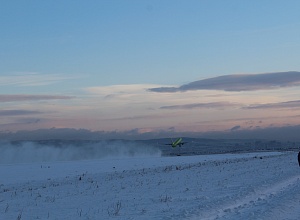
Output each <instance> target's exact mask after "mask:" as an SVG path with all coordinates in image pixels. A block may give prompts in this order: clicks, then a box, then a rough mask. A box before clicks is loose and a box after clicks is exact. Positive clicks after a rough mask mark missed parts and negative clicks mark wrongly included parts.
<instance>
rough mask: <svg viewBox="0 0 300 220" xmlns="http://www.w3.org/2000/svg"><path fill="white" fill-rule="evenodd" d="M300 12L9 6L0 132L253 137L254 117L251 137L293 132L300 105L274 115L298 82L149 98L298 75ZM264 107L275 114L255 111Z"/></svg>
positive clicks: (102, 4) (1, 15)
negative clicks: (234, 133)
mask: <svg viewBox="0 0 300 220" xmlns="http://www.w3.org/2000/svg"><path fill="white" fill-rule="evenodd" d="M299 8H300V2H299V1H296V0H294V1H293V0H288V1H276V0H264V1H233V0H230V1H206V0H203V1H191V0H189V1H174V0H172V1H171V0H166V1H141V0H139V1H88V2H87V1H74V0H72V1H67V0H66V1H37V0H36V1H30V0H29V1H14V0H12V1H4V2H2V3H1V8H0V28H1V30H2V31H1V34H0V102H1V107H0V117H2V118H4V117H5V118H4V119H3V120H2V122H1V123H2V124H0V130H2V131H17V130H19V129H21V130H24V129H25V130H32V129H40V128H51V127H58V128H59V127H64V128H86V129H90V130H108V131H114V130H131V129H139V130H140V131H141V132H146V131H153V130H166V129H167V130H168V129H169V130H170V129H171V130H175V131H177V130H178V131H205V130H228V129H230V128H232V127H236V126H240V128H244V129H249V128H250V126H246V123H249V122H247V120H246V119H249V118H250V119H251V120H252V121H255V122H252V123H253V125H252V127H251V129H253V127H262V126H263V127H268V126H286V125H290V124H293V125H294V124H297V123H298V119H299V118H298V116H297V115H300V112H299V110H298V107H297V106H296V107H295V106H293V110H292V111H289V112H288V111H287V107H285V108H284V110H282V109H281V108H279V107H278V106H282V105H283V104H282V103H285V104H287V103H288V104H289V106H290V104H291V102H292V103H294V104H295V103H298V102H297V101H298V92H299V90H298V81H297V80H298V79H296V78H297V77H296V78H295V80H296V81H295V83H294V84H292V83H291V82H288V83H287V84H284V85H281V83H280V82H279V83H278V81H276V82H274V86H270V87H268V88H267V89H264V88H262V87H261V86H262V85H258V86H257V87H258V88H257V89H255V90H251V91H249V90H247V91H231V92H229V91H228V90H226V89H225V90H224V87H222V86H219V85H218V86H217V87H215V89H214V90H211V89H207V88H206V89H204V90H203V88H202V89H196V90H192V91H185V92H176V93H156V92H153V91H151V88H161V87H168V86H169V87H180V86H182V85H187V84H189V83H192V82H198V81H199V80H206V79H212V80H214V79H215V78H216V77H219V76H227V75H229V76H231V75H236V74H250V75H256V74H262V73H280V72H288V71H296V72H297V71H300V63H299V51H300V40H299V39H300V38H299V36H300V22H299V11H298V10H299ZM281 76H282V75H281ZM293 77H294V76H293ZM273 78H274V77H273ZM273 78H272V77H270V81H272V79H273ZM230 79H231V78H230ZM256 79H257V78H255V79H253V80H254V82H257V81H255V80H256ZM280 79H281V78H280ZM292 79H294V78H292ZM204 82H206V81H204ZM235 83H237V82H236V81H235ZM239 83H241V82H239ZM276 83H277V84H276ZM230 85H232V84H230ZM243 85H244V84H243ZM233 86H234V85H233ZM251 86H252V87H251V88H253V85H251ZM216 88H217V89H216ZM220 88H221V89H220ZM149 89H150V90H149ZM263 104H268V105H269V106H270V105H271V106H273V108H275V107H274V106H277V107H276V111H275V112H276V113H274V115H273V113H270V112H269V111H263V110H262V109H263V108H255V111H254V110H253V108H252V109H251V111H250V108H249V107H250V106H252V107H253V106H257V105H263ZM166 106H177V107H178V106H185V107H184V108H183V107H182V108H174V107H173V108H163V107H166ZM195 106H196V107H195ZM166 109H168V110H166ZM245 109H247V110H245ZM259 110H260V111H259ZM9 113H11V114H9ZM22 113H23V114H22ZM199 114H200V115H201V118H199ZM1 115H2V116H1ZM282 118H284V119H285V120H283V119H282ZM289 118H293V120H289ZM295 118H296V119H297V120H295ZM264 119H265V120H264ZM251 120H248V121H251ZM228 121H230V123H229V122H228ZM243 123H244V124H243ZM201 124H202V125H201Z"/></svg>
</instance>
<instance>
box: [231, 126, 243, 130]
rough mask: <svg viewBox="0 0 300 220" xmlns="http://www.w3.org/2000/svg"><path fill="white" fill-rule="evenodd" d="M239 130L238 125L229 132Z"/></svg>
mask: <svg viewBox="0 0 300 220" xmlns="http://www.w3.org/2000/svg"><path fill="white" fill-rule="evenodd" d="M240 128H241V126H240V125H237V126H234V127H233V128H231V129H230V131H236V130H239V129H240Z"/></svg>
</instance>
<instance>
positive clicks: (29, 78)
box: [0, 72, 78, 86]
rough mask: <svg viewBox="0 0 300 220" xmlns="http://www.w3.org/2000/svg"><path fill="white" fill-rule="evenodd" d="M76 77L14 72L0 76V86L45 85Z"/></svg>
mask: <svg viewBox="0 0 300 220" xmlns="http://www.w3.org/2000/svg"><path fill="white" fill-rule="evenodd" d="M74 78H78V77H77V76H64V75H62V74H41V73H34V72H23V73H14V74H9V75H6V76H5V75H4V76H0V86H45V85H51V84H55V83H59V82H61V81H65V80H69V79H74Z"/></svg>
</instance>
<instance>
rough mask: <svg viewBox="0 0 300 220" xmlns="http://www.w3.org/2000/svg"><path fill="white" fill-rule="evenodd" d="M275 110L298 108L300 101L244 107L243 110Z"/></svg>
mask: <svg viewBox="0 0 300 220" xmlns="http://www.w3.org/2000/svg"><path fill="white" fill-rule="evenodd" d="M276 108H300V100H295V101H288V102H278V103H268V104H259V105H250V106H248V107H245V109H276Z"/></svg>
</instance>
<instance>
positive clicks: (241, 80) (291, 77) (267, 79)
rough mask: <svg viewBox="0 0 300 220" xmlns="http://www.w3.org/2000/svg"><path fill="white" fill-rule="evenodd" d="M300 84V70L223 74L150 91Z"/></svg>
mask: <svg viewBox="0 0 300 220" xmlns="http://www.w3.org/2000/svg"><path fill="white" fill-rule="evenodd" d="M292 86H300V72H296V71H290V72H277V73H264V74H238V75H225V76H219V77H214V78H209V79H203V80H198V81H195V82H191V83H188V84H185V85H182V86H180V87H158V88H151V89H149V91H151V92H169V93H172V92H185V91H190V90H223V91H237V92H240V91H256V90H269V89H278V88H282V87H292Z"/></svg>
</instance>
